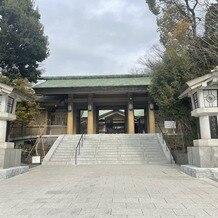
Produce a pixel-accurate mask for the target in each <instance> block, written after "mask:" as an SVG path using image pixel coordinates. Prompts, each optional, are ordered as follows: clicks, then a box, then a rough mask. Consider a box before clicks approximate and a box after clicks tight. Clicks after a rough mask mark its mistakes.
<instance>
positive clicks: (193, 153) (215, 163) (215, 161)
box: [188, 146, 218, 168]
mask: <svg viewBox="0 0 218 218" xmlns="http://www.w3.org/2000/svg"><path fill="white" fill-rule="evenodd" d="M188 163H189V165H193V166H196V167H202V168H214V167H218V146H194V147H188Z"/></svg>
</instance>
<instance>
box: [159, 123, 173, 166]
mask: <svg viewBox="0 0 218 218" xmlns="http://www.w3.org/2000/svg"><path fill="white" fill-rule="evenodd" d="M157 126H158V128H159V129H160V132H161V135H162V137H161V139H162V143H163V144H166V151H167V149H168V150H169V152H170V154H171V157H173V155H172V152H171V148H170V146H169V145H168V143H167V140H166V134H165V133H164V132H163V130H162V129H161V127H160V124H159V123H157ZM170 163H172V158H170Z"/></svg>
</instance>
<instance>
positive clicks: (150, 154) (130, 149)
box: [78, 134, 168, 164]
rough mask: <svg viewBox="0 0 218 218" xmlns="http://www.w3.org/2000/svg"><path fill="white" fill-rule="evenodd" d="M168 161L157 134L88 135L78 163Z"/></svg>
mask: <svg viewBox="0 0 218 218" xmlns="http://www.w3.org/2000/svg"><path fill="white" fill-rule="evenodd" d="M165 163H168V161H167V159H166V157H165V155H164V153H163V150H162V148H161V147H160V145H159V142H158V138H157V136H156V134H134V135H129V134H114V135H111V134H106V135H87V136H86V139H85V141H84V146H83V148H82V149H81V154H80V155H79V156H78V164H165Z"/></svg>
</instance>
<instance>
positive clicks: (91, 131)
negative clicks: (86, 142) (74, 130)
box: [87, 95, 95, 134]
mask: <svg viewBox="0 0 218 218" xmlns="http://www.w3.org/2000/svg"><path fill="white" fill-rule="evenodd" d="M94 118H95V116H94V107H93V97H92V96H91V95H90V96H89V97H88V122H87V123H88V126H87V133H88V134H94V133H95V127H94Z"/></svg>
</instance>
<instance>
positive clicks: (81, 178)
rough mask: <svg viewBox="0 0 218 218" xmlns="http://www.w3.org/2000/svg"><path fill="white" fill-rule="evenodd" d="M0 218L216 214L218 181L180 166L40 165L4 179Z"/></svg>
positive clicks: (0, 183)
mask: <svg viewBox="0 0 218 218" xmlns="http://www.w3.org/2000/svg"><path fill="white" fill-rule="evenodd" d="M0 193H1V194H0V217H217V216H218V201H217V199H218V184H217V182H215V181H213V180H209V179H196V178H193V177H190V176H188V175H186V174H184V173H182V172H181V171H180V170H179V167H178V166H177V165H170V164H169V165H168V164H166V165H149V164H148V165H79V166H67V165H65V166H46V165H42V166H38V167H34V168H32V169H31V170H30V172H28V173H25V174H22V175H19V176H16V177H13V178H10V179H8V180H2V181H0Z"/></svg>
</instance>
